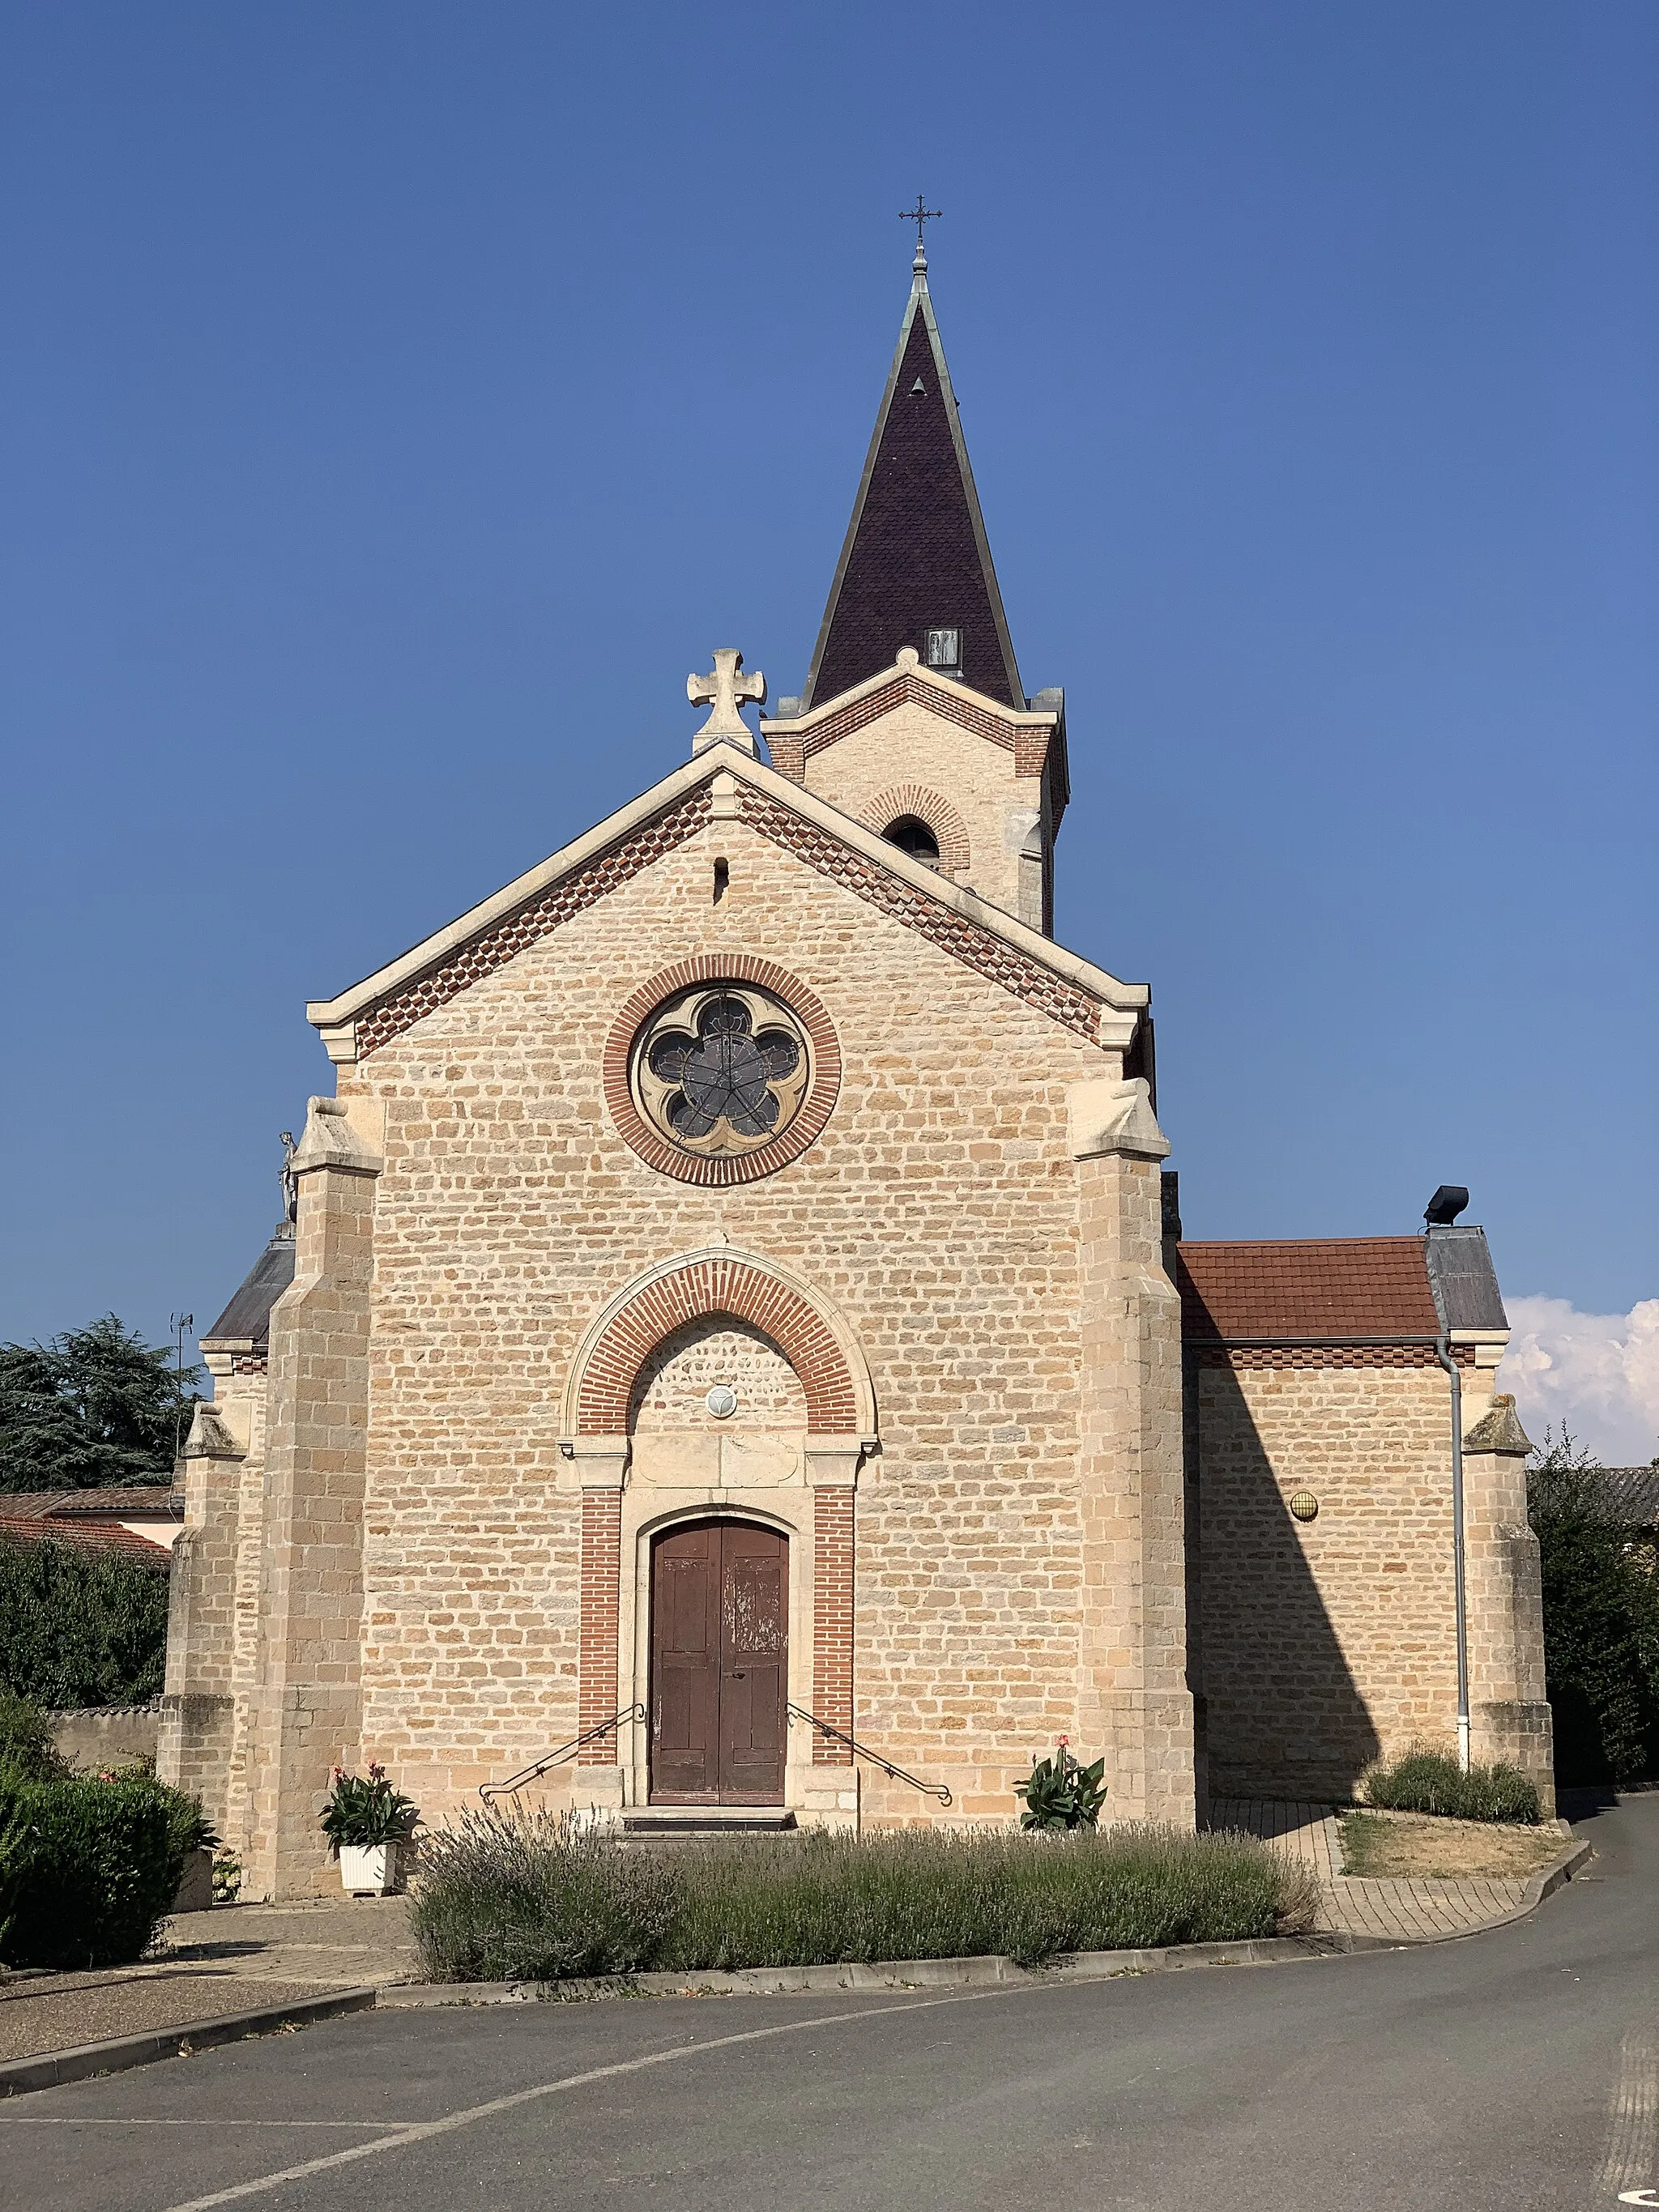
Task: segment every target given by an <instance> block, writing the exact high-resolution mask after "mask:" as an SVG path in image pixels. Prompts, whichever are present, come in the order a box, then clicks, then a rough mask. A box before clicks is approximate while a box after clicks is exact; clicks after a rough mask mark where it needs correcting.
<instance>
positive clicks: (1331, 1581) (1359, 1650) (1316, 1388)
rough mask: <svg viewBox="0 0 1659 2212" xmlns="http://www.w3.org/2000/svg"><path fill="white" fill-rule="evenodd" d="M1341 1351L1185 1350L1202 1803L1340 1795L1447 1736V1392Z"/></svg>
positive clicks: (1453, 1670) (1450, 1669) (1450, 1689)
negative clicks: (1303, 1496)
mask: <svg viewBox="0 0 1659 2212" xmlns="http://www.w3.org/2000/svg"><path fill="white" fill-rule="evenodd" d="M1410 1356H1411V1357H1413V1358H1416V1359H1419V1360H1421V1359H1422V1358H1424V1356H1425V1355H1424V1354H1423V1353H1422V1352H1417V1351H1414V1352H1413V1353H1412V1354H1411V1355H1410ZM1335 1357H1336V1355H1334V1354H1333V1353H1331V1352H1317V1351H1315V1352H1305V1353H1303V1354H1300V1355H1297V1354H1295V1353H1289V1354H1274V1355H1273V1359H1274V1361H1275V1362H1276V1363H1277V1364H1267V1359H1266V1358H1263V1356H1262V1355H1261V1354H1257V1355H1255V1356H1254V1358H1253V1357H1252V1355H1251V1354H1249V1353H1248V1352H1243V1353H1241V1352H1233V1353H1231V1354H1228V1353H1222V1352H1215V1351H1206V1352H1204V1353H1202V1354H1200V1355H1199V1357H1198V1358H1197V1359H1195V1360H1194V1359H1192V1358H1191V1357H1190V1355H1189V1367H1188V1451H1189V1453H1190V1452H1193V1451H1196V1453H1197V1455H1198V1468H1199V1483H1198V1495H1199V1498H1200V1514H1199V1527H1200V1534H1199V1542H1198V1547H1197V1551H1198V1565H1199V1576H1200V1580H1199V1589H1198V1594H1197V1601H1196V1608H1195V1610H1196V1615H1197V1621H1198V1635H1197V1638H1196V1639H1195V1640H1196V1642H1197V1644H1198V1647H1199V1651H1198V1668H1199V1673H1200V1681H1201V1688H1202V1692H1203V1696H1204V1699H1205V1714H1206V1727H1205V1736H1206V1744H1207V1751H1208V1764H1209V1780H1210V1789H1211V1791H1212V1796H1221V1797H1226V1796H1273V1797H1296V1798H1310V1797H1312V1798H1319V1797H1342V1796H1350V1795H1351V1794H1352V1790H1353V1785H1354V1784H1355V1783H1356V1782H1357V1781H1358V1778H1359V1776H1360V1774H1361V1773H1362V1772H1363V1771H1364V1769H1365V1767H1366V1766H1367V1765H1370V1763H1371V1761H1372V1760H1373V1759H1377V1758H1378V1757H1385V1756H1386V1757H1393V1756H1395V1754H1397V1753H1399V1752H1400V1751H1401V1750H1403V1749H1404V1748H1405V1747H1407V1745H1408V1744H1410V1743H1412V1742H1413V1741H1419V1740H1424V1741H1436V1742H1438V1743H1440V1744H1442V1745H1443V1746H1444V1747H1447V1748H1454V1747H1455V1743H1456V1726H1457V1657H1456V1645H1455V1609H1454V1596H1453V1565H1452V1506H1451V1471H1450V1411H1449V1388H1450V1386H1449V1382H1448V1379H1447V1377H1446V1376H1445V1374H1444V1373H1443V1370H1441V1369H1440V1368H1439V1367H1437V1366H1436V1365H1434V1364H1413V1365H1405V1364H1397V1365H1395V1364H1390V1365H1383V1364H1358V1362H1357V1361H1356V1362H1355V1363H1354V1364H1344V1365H1339V1364H1334V1358H1335ZM1298 1360H1299V1362H1300V1364H1298ZM1484 1379H1485V1382H1486V1387H1487V1389H1489V1388H1490V1377H1489V1376H1487V1377H1486V1378H1484ZM1466 1380H1467V1381H1468V1382H1469V1383H1474V1376H1472V1375H1471V1376H1469V1377H1468V1378H1466ZM1474 1410H1475V1411H1476V1412H1478V1411H1479V1410H1480V1407H1479V1404H1478V1403H1477V1404H1476V1406H1475V1407H1474ZM1304 1490H1305V1491H1307V1492H1310V1493H1311V1494H1312V1495H1313V1496H1314V1497H1315V1498H1316V1499H1317V1500H1318V1507H1319V1510H1318V1514H1317V1516H1316V1518H1315V1519H1313V1520H1312V1521H1306V1522H1304V1521H1300V1520H1298V1519H1297V1518H1296V1517H1295V1516H1293V1515H1292V1513H1291V1510H1290V1500H1291V1497H1292V1496H1293V1495H1294V1494H1295V1493H1296V1492H1298V1491H1304Z"/></svg>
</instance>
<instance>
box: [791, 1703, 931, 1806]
mask: <svg viewBox="0 0 1659 2212" xmlns="http://www.w3.org/2000/svg"><path fill="white" fill-rule="evenodd" d="M785 1710H786V1711H787V1713H788V1715H789V1717H790V1719H791V1720H792V1721H805V1723H806V1724H807V1726H808V1727H809V1728H815V1729H817V1732H818V1734H819V1735H827V1736H828V1737H829V1739H830V1741H832V1742H834V1743H844V1744H845V1745H846V1746H847V1748H848V1750H849V1751H853V1752H856V1753H858V1755H859V1757H860V1759H868V1760H869V1762H870V1764H871V1765H872V1766H878V1767H880V1769H881V1771H882V1772H883V1773H884V1774H885V1775H890V1777H891V1778H892V1779H893V1780H894V1781H895V1782H908V1784H909V1785H910V1787H911V1788H912V1789H913V1790H921V1793H922V1795H923V1796H924V1797H937V1798H938V1799H939V1803H940V1804H941V1805H948V1804H949V1803H950V1802H951V1792H950V1791H949V1790H948V1789H946V1787H945V1784H944V1783H942V1782H923V1781H922V1780H921V1778H920V1777H919V1776H917V1775H915V1774H907V1773H906V1772H905V1771H904V1769H903V1768H902V1766H895V1765H894V1764H893V1762H892V1760H891V1759H884V1758H883V1757H882V1755H881V1753H879V1752H878V1751H872V1750H871V1748H870V1747H869V1745H868V1744H866V1743H860V1741H858V1739H857V1737H856V1736H850V1735H843V1734H842V1730H841V1729H838V1728H831V1727H830V1725H829V1722H828V1721H821V1720H820V1719H819V1718H818V1717H817V1714H816V1713H809V1712H808V1711H807V1710H806V1708H805V1705H789V1706H787V1707H786V1708H785Z"/></svg>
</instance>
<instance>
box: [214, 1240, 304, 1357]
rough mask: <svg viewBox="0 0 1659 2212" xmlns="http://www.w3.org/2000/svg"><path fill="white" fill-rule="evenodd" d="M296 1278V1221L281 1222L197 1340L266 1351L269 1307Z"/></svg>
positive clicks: (268, 1338)
mask: <svg viewBox="0 0 1659 2212" xmlns="http://www.w3.org/2000/svg"><path fill="white" fill-rule="evenodd" d="M293 1280H294V1225H293V1223H292V1222H291V1221H279V1222H278V1223H277V1225H276V1228H275V1229H274V1230H273V1231H271V1237H270V1243H269V1244H267V1245H266V1247H265V1249H264V1251H263V1252H262V1253H261V1254H260V1255H259V1256H258V1259H257V1260H256V1261H254V1263H253V1265H252V1267H250V1268H249V1270H248V1272H247V1273H246V1276H245V1277H244V1278H243V1280H242V1283H241V1285H240V1288H239V1289H238V1291H237V1292H236V1294H235V1296H234V1297H233V1298H232V1299H231V1302H230V1304H228V1306H227V1307H226V1308H225V1310H224V1311H223V1312H222V1314H221V1315H220V1316H219V1318H218V1320H217V1321H216V1322H214V1324H213V1326H212V1328H210V1329H209V1330H207V1332H206V1333H205V1334H204V1335H203V1336H201V1337H199V1338H198V1339H197V1342H198V1343H201V1344H211V1345H224V1346H231V1347H235V1348H240V1347H244V1346H245V1347H246V1349H248V1350H249V1351H251V1352H257V1353H264V1352H265V1351H266V1348H267V1346H268V1345H269V1343H270V1310H271V1308H272V1306H274V1305H275V1304H276V1301H277V1299H278V1298H280V1297H282V1295H283V1291H285V1290H286V1289H287V1288H288V1286H289V1284H290V1283H291V1282H292V1281H293Z"/></svg>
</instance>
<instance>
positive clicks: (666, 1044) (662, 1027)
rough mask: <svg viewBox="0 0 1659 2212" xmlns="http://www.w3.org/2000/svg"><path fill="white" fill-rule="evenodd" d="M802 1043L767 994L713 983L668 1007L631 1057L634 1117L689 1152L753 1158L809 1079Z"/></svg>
mask: <svg viewBox="0 0 1659 2212" xmlns="http://www.w3.org/2000/svg"><path fill="white" fill-rule="evenodd" d="M810 1060H811V1054H810V1052H809V1049H808V1046H807V1041H806V1037H805V1032H804V1031H803V1030H802V1029H801V1027H800V1024H799V1023H798V1022H797V1020H796V1019H795V1017H794V1016H793V1014H792V1013H791V1012H790V1011H789V1009H788V1008H787V1006H785V1005H784V1004H783V1003H782V1001H781V1000H779V999H775V998H774V997H773V995H772V994H771V993H770V992H769V991H763V990H757V989H756V988H754V987H752V986H750V985H747V984H736V983H715V984H713V985H710V986H707V987H704V988H702V989H701V990H696V991H688V992H685V993H683V994H681V995H680V996H679V997H678V998H676V999H672V1000H670V1001H669V1002H668V1004H667V1005H666V1006H662V1007H660V1008H659V1010H658V1012H656V1013H655V1014H654V1015H653V1017H652V1018H651V1020H650V1021H649V1022H647V1024H646V1026H645V1028H644V1030H642V1031H641V1036H640V1038H639V1042H638V1043H637V1045H636V1047H635V1053H634V1066H633V1071H632V1073H633V1089H634V1093H635V1100H636V1102H637V1103H638V1106H639V1109H640V1111H641V1113H642V1114H643V1115H644V1116H645V1118H646V1120H647V1121H650V1122H651V1123H653V1125H654V1126H655V1127H657V1128H658V1129H659V1130H660V1131H661V1132H662V1133H663V1134H664V1135H665V1137H667V1138H669V1139H670V1140H671V1142H672V1143H673V1144H675V1145H676V1146H679V1147H681V1148H682V1149H683V1150H684V1151H686V1152H699V1153H729V1152H752V1151H753V1150H754V1149H755V1148H756V1147H757V1146H761V1145H764V1144H767V1143H769V1142H770V1140H771V1139H773V1138H774V1137H779V1136H781V1135H782V1134H783V1133H784V1131H785V1130H786V1129H787V1127H789V1124H790V1123H791V1122H792V1121H793V1120H794V1118H795V1116H796V1115H797V1113H798V1112H799V1109H800V1105H801V1101H802V1100H803V1098H805V1096H806V1092H807V1089H808V1085H809V1080H810V1077H811V1066H810Z"/></svg>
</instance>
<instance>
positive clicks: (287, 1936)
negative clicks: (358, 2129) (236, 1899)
mask: <svg viewBox="0 0 1659 2212" xmlns="http://www.w3.org/2000/svg"><path fill="white" fill-rule="evenodd" d="M419 1972H420V1960H419V1955H418V1954H417V1953H416V1948H415V1945H414V1943H413V1942H412V1940H411V1939H410V1933H409V1900H408V1899H407V1898H403V1897H386V1898H360V1899H345V1898H341V1899H325V1900H319V1902H318V1903H317V1904H315V1905H216V1906H215V1907H214V1909H213V1910H212V1911H210V1912H181V1913H178V1914H176V1915H175V1916H174V1917H173V1918H172V1919H171V1920H169V1921H168V1922H167V1923H166V1925H165V1927H164V1928H163V1929H162V1936H161V1944H160V1946H159V1947H158V1949H157V1952H156V1954H155V1957H154V1958H152V1959H150V1960H146V1962H145V1963H144V1964H143V1966H112V1967H106V1968H103V1969H101V1970H100V1971H98V1972H92V1973H84V1974H41V1973H20V1974H15V1975H11V1976H9V1977H8V1978H6V1979H5V1980H4V1981H0V2061H4V2060H6V2059H9V2058H23V2057H35V2056H37V2055H38V2054H40V2053H41V2052H44V2051H62V2050H67V2049H70V2048H71V2047H73V2046H76V2045H81V2044H85V2043H91V2042H96V2041H100V2040H102V2039H105V2038H107V2037H113V2036H122V2035H138V2034H143V2033H149V2032H150V2031H152V2030H155V2029H159V2028H168V2027H185V2026H187V2025H188V2024H189V2023H190V2022H191V2021H197V2020H210V2019H218V2018H221V2017H222V2016H223V2015H226V2014H228V2013H236V2012H252V2011H255V2010H258V2009H260V2008H264V2007H266V2006H270V2005H279V2004H287V2003H289V2002H294V2001H296V2000H299V1999H301V1998H305V1997H314V1996H321V1995H323V1994H325V1992H326V1991H328V1990H344V1989H363V1988H373V1987H380V1986H383V1985H384V1984H386V1983H389V1982H398V1981H405V1980H409V1979H411V1978H413V1977H415V1976H416V1975H417V1974H418V1973H419Z"/></svg>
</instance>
